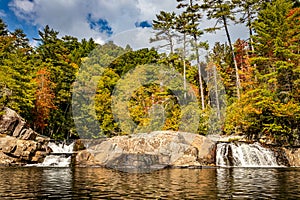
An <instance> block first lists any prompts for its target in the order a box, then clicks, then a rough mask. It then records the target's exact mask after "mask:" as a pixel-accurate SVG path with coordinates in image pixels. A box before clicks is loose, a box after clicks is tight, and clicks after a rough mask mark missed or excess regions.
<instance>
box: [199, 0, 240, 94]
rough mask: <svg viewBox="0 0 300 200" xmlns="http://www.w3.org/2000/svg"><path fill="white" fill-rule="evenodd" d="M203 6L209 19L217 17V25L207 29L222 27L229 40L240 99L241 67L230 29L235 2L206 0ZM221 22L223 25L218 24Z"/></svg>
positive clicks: (233, 19) (212, 29) (213, 29)
mask: <svg viewBox="0 0 300 200" xmlns="http://www.w3.org/2000/svg"><path fill="white" fill-rule="evenodd" d="M201 8H202V9H203V10H204V11H206V12H207V17H208V19H215V20H216V25H215V26H214V27H212V28H209V29H207V31H209V32H211V31H215V30H218V29H221V28H224V30H225V33H226V36H227V41H228V44H229V48H230V51H231V54H232V60H233V63H234V68H235V76H236V93H237V97H238V99H240V90H241V83H240V77H239V69H238V66H237V63H236V60H235V53H234V50H233V46H232V42H231V36H230V32H229V29H228V26H229V24H228V23H229V20H232V21H235V16H234V12H233V10H234V8H235V4H233V3H232V2H230V1H225V0H217V1H215V0H204V1H203V4H202V5H201ZM220 23H221V26H218V25H219V24H220Z"/></svg>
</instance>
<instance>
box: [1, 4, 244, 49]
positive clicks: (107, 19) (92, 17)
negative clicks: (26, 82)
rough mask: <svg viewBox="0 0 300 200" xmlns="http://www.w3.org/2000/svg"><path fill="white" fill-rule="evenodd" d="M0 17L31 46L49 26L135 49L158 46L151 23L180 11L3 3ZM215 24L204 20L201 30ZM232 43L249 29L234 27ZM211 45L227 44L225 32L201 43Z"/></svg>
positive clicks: (166, 7)
mask: <svg viewBox="0 0 300 200" xmlns="http://www.w3.org/2000/svg"><path fill="white" fill-rule="evenodd" d="M0 3H1V4H0V17H1V18H2V19H3V20H4V22H5V23H6V24H7V25H8V29H9V30H10V31H14V30H15V29H16V28H20V29H23V30H24V32H25V33H26V35H27V36H28V38H29V39H30V41H31V43H32V45H37V44H36V43H35V40H33V38H38V37H39V36H38V30H42V29H43V28H44V27H45V26H46V25H49V26H50V28H53V29H54V30H56V31H59V36H64V35H71V36H74V37H77V38H79V39H83V38H86V39H89V38H93V39H94V40H95V41H96V42H98V43H101V44H102V43H104V42H106V41H108V40H112V41H114V42H115V43H116V44H118V45H120V46H123V47H124V46H126V45H127V44H129V45H130V46H131V47H132V48H134V49H139V48H145V47H149V46H155V43H151V44H150V43H149V39H150V37H153V34H154V33H153V30H152V28H151V23H152V20H153V19H155V18H156V17H155V16H156V14H158V13H159V12H160V11H161V10H163V11H168V12H171V11H176V12H178V11H177V9H176V5H177V2H176V0H0ZM211 24H213V23H212V22H211V21H208V20H205V19H204V20H202V22H201V25H202V27H201V28H206V27H209V26H211ZM230 29H231V32H232V37H233V41H234V40H236V39H237V38H242V39H245V38H247V37H248V36H247V33H246V28H245V27H243V26H233V25H232V26H231V27H230ZM201 40H203V41H206V40H207V41H209V43H210V44H211V45H212V44H214V43H215V42H217V41H221V42H224V41H225V40H226V37H225V33H224V31H218V32H217V33H216V34H205V36H203V38H202V39H201Z"/></svg>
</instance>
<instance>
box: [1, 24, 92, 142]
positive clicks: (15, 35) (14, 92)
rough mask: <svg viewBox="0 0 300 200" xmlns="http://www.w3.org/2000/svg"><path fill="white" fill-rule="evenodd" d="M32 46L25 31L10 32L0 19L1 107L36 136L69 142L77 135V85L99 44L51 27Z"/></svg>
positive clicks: (40, 33) (40, 34)
mask: <svg viewBox="0 0 300 200" xmlns="http://www.w3.org/2000/svg"><path fill="white" fill-rule="evenodd" d="M39 36H40V37H39V38H38V39H36V40H37V41H38V43H39V45H38V46H37V47H36V48H33V47H32V46H30V44H29V40H28V38H27V37H26V35H25V34H24V32H23V31H22V30H20V29H17V30H15V31H14V32H9V31H8V30H7V28H6V24H5V23H4V22H3V21H2V20H0V85H1V86H0V107H1V108H3V107H5V106H7V107H10V108H12V109H14V110H16V111H17V112H18V113H20V115H21V116H22V117H24V118H25V119H26V120H27V122H28V124H29V125H30V126H31V127H32V128H33V129H34V130H36V131H37V132H39V133H41V134H44V135H47V136H50V137H53V138H61V139H62V138H67V137H69V136H72V134H73V135H74V134H75V129H74V122H73V119H72V113H71V98H72V83H73V82H74V80H75V78H76V73H77V71H78V69H79V67H80V65H81V59H82V58H83V57H86V56H87V55H88V54H89V52H91V51H92V50H93V49H94V48H95V47H96V46H97V45H96V43H95V42H94V41H93V40H92V39H90V40H88V41H87V40H82V41H78V39H77V38H74V37H71V36H64V37H62V38H58V32H57V31H54V30H53V29H50V28H49V27H48V26H46V27H45V28H44V30H43V31H39Z"/></svg>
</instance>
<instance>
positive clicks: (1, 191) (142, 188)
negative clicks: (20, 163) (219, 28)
mask: <svg viewBox="0 0 300 200" xmlns="http://www.w3.org/2000/svg"><path fill="white" fill-rule="evenodd" d="M0 175H1V178H0V199H299V198H300V168H206V169H205V168H204V169H165V170H160V171H154V172H151V173H144V174H132V173H124V172H119V171H114V170H109V169H104V168H70V167H67V168H48V167H3V168H0Z"/></svg>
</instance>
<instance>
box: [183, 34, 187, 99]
mask: <svg viewBox="0 0 300 200" xmlns="http://www.w3.org/2000/svg"><path fill="white" fill-rule="evenodd" d="M185 52H186V33H184V34H183V55H182V57H183V89H184V99H185V100H186V63H185V56H186V54H185Z"/></svg>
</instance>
